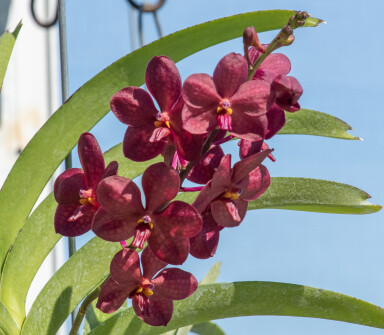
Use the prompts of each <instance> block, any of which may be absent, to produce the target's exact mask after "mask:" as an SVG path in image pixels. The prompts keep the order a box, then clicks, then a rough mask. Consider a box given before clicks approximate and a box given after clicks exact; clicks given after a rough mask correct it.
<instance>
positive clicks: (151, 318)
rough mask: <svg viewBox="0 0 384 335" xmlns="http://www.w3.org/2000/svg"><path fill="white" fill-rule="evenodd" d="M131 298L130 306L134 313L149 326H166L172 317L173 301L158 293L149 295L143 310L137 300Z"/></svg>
mask: <svg viewBox="0 0 384 335" xmlns="http://www.w3.org/2000/svg"><path fill="white" fill-rule="evenodd" d="M135 298H136V296H135V297H134V299H132V307H133V310H134V311H135V313H136V315H137V316H138V317H139V318H140V319H141V320H142V321H144V322H145V323H147V324H149V325H151V326H166V325H167V324H168V322H169V321H170V320H171V318H172V313H173V301H172V300H169V299H166V298H163V297H162V296H160V295H156V294H154V295H152V296H150V297H149V303H148V306H147V308H146V309H145V310H142V309H141V308H140V306H139V304H138V302H137V300H136V299H135Z"/></svg>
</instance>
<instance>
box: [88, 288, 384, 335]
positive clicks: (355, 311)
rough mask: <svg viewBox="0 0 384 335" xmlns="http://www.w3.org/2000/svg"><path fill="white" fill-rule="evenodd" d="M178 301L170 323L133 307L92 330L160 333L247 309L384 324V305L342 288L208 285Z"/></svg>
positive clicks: (102, 333) (242, 313)
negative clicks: (149, 318)
mask: <svg viewBox="0 0 384 335" xmlns="http://www.w3.org/2000/svg"><path fill="white" fill-rule="evenodd" d="M174 305H175V309H174V313H173V316H172V319H171V321H170V322H169V324H168V326H167V327H165V328H164V327H151V326H149V325H147V324H145V323H143V322H142V321H141V320H140V319H139V318H138V317H136V316H135V314H134V312H133V310H132V308H129V309H128V310H126V311H124V312H122V313H120V314H118V315H116V316H114V317H112V318H110V319H108V321H106V322H105V323H103V324H101V325H100V326H98V327H96V328H95V329H94V330H93V331H92V332H91V333H90V334H92V335H105V334H113V335H123V334H140V335H154V334H161V333H163V332H164V331H170V330H172V329H175V328H178V327H182V326H186V325H189V324H196V323H201V322H205V321H209V320H215V319H223V318H231V317H237V316H247V315H248V316H249V315H285V316H302V317H312V318H320V319H328V320H336V321H344V322H350V323H356V324H359V325H365V326H370V327H377V328H384V310H383V309H382V308H380V307H378V306H375V305H372V304H370V303H368V302H365V301H363V300H359V299H356V298H352V297H349V296H347V295H344V294H340V293H336V292H331V291H327V290H322V289H318V288H313V287H308V286H301V285H294V284H285V283H272V282H237V283H223V284H209V285H202V286H200V287H199V288H198V289H197V291H196V292H195V293H194V294H193V295H192V296H191V297H189V298H188V299H185V300H182V301H177V302H176V301H175V302H174ZM250 331H251V330H250Z"/></svg>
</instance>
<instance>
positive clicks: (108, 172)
mask: <svg viewBox="0 0 384 335" xmlns="http://www.w3.org/2000/svg"><path fill="white" fill-rule="evenodd" d="M118 168H119V164H118V163H117V162H116V161H112V162H110V163H109V164H108V166H107V167H106V168H105V171H104V174H103V177H101V179H104V178H107V177H110V176H115V175H117V170H118Z"/></svg>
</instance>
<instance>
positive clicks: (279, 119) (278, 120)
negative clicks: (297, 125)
mask: <svg viewBox="0 0 384 335" xmlns="http://www.w3.org/2000/svg"><path fill="white" fill-rule="evenodd" d="M267 120H268V127H267V128H268V129H267V132H266V133H265V139H266V140H269V139H270V138H271V137H272V136H274V135H276V134H277V132H278V131H279V130H280V129H281V128H283V126H284V125H285V113H284V110H283V109H281V108H280V107H279V106H278V105H276V104H273V105H272V107H271V108H269V109H268V112H267Z"/></svg>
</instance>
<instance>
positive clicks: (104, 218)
mask: <svg viewBox="0 0 384 335" xmlns="http://www.w3.org/2000/svg"><path fill="white" fill-rule="evenodd" d="M137 220H138V218H137V217H134V216H128V215H127V216H126V217H116V216H113V215H111V214H108V213H107V212H106V211H105V210H104V209H102V208H99V209H98V210H97V212H96V214H95V216H94V219H93V223H92V231H93V232H94V233H95V234H96V235H97V236H98V237H100V238H102V239H103V240H106V241H110V242H120V241H124V240H126V239H128V238H130V237H131V236H133V233H134V231H135V228H136V226H137Z"/></svg>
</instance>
